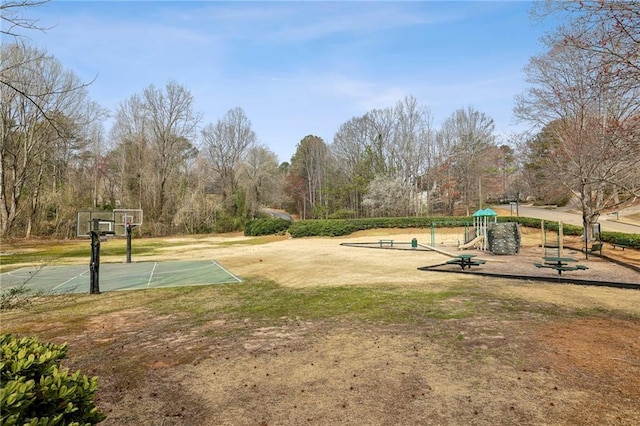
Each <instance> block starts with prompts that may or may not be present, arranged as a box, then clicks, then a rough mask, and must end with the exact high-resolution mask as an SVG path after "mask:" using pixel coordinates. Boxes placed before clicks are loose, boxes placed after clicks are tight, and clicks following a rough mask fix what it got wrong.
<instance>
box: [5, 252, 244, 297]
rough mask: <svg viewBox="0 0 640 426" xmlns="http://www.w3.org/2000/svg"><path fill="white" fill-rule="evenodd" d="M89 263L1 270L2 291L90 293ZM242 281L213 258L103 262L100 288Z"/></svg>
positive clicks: (135, 287)
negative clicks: (24, 289)
mask: <svg viewBox="0 0 640 426" xmlns="http://www.w3.org/2000/svg"><path fill="white" fill-rule="evenodd" d="M90 276H91V273H90V269H89V266H83V265H71V266H43V267H28V268H21V269H17V270H14V271H11V272H6V273H4V274H0V292H4V291H7V290H8V289H9V288H12V287H17V286H24V288H26V289H28V290H30V291H31V292H35V293H45V294H62V293H89V289H90V278H91V277H90ZM238 282H242V279H240V278H238V277H237V276H235V275H233V274H232V273H231V272H229V271H228V270H226V269H225V268H223V267H222V266H221V265H219V264H218V263H216V262H214V261H211V260H187V261H172V262H140V263H103V264H102V265H101V266H100V282H99V283H100V292H108V291H118V290H143V289H149V288H162V287H182V286H194V285H212V284H229V283H238Z"/></svg>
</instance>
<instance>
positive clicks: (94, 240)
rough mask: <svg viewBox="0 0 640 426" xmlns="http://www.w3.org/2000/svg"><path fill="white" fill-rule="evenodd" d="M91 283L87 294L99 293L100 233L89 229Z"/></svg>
mask: <svg viewBox="0 0 640 426" xmlns="http://www.w3.org/2000/svg"><path fill="white" fill-rule="evenodd" d="M89 270H90V272H91V284H90V287H89V294H100V234H99V233H98V231H91V264H89Z"/></svg>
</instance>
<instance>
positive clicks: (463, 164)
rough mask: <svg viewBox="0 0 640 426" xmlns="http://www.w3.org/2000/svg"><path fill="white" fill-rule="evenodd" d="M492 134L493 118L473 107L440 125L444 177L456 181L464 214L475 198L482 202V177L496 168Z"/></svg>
mask: <svg viewBox="0 0 640 426" xmlns="http://www.w3.org/2000/svg"><path fill="white" fill-rule="evenodd" d="M494 131H495V124H494V122H493V119H492V118H490V117H488V116H487V115H486V114H484V113H482V112H480V111H478V110H476V109H474V108H472V107H468V108H466V109H459V110H457V111H456V112H454V113H453V114H452V115H451V116H450V117H449V118H447V119H446V120H445V122H444V123H443V125H442V129H441V134H440V136H439V137H440V139H441V141H445V142H444V144H445V147H446V148H445V150H446V152H447V154H448V161H447V162H446V164H447V167H448V169H449V170H448V171H447V175H448V176H449V177H450V178H453V179H455V181H456V186H457V191H458V192H459V193H460V194H462V197H463V201H464V206H465V210H466V214H467V215H469V214H470V213H471V210H470V208H471V206H473V205H475V203H474V200H475V199H476V196H478V200H479V201H478V204H481V203H482V199H481V193H480V191H481V187H482V178H483V177H484V176H485V175H487V174H490V173H492V169H495V164H494V161H493V160H496V158H495V156H494V155H492V154H495V152H494V151H493V150H492V148H495V135H494ZM493 172H494V173H495V170H493Z"/></svg>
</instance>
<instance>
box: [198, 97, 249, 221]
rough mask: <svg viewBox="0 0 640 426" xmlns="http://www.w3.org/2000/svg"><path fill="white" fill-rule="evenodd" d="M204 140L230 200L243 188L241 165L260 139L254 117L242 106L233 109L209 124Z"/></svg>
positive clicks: (222, 190)
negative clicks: (258, 138) (257, 135)
mask: <svg viewBox="0 0 640 426" xmlns="http://www.w3.org/2000/svg"><path fill="white" fill-rule="evenodd" d="M202 141H203V149H204V151H205V153H206V156H207V159H208V160H209V162H210V166H211V170H212V171H213V174H214V176H213V177H214V179H215V180H216V181H217V182H218V184H219V186H220V190H221V193H222V197H223V199H224V200H225V201H227V202H228V201H229V200H231V196H232V195H233V194H234V193H235V192H236V191H237V190H238V188H239V175H240V166H241V164H242V163H243V162H244V160H245V157H246V155H247V153H248V151H249V150H250V149H251V148H252V147H253V146H254V145H255V144H256V141H257V138H256V134H255V132H254V131H253V130H252V129H251V121H250V120H249V118H248V117H247V115H246V114H245V112H244V110H243V109H242V108H239V107H238V108H234V109H231V110H229V111H227V113H226V114H225V115H224V117H222V118H221V119H220V120H218V121H217V122H216V124H215V125H214V124H211V123H210V124H208V125H207V126H205V128H204V129H203V130H202ZM233 213H234V214H238V213H241V212H237V211H236V212H233Z"/></svg>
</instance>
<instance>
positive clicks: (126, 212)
mask: <svg viewBox="0 0 640 426" xmlns="http://www.w3.org/2000/svg"><path fill="white" fill-rule="evenodd" d="M113 220H114V221H115V225H114V226H115V229H114V230H115V232H116V235H127V224H129V225H131V226H141V225H142V209H114V210H113Z"/></svg>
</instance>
